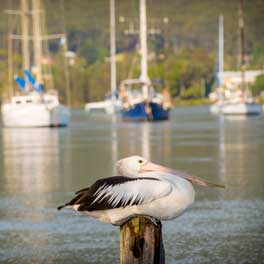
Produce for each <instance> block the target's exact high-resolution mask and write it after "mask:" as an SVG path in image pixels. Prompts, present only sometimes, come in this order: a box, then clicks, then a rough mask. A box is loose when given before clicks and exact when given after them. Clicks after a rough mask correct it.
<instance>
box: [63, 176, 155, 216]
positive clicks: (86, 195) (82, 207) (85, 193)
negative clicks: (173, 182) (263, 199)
mask: <svg viewBox="0 0 264 264" xmlns="http://www.w3.org/2000/svg"><path fill="white" fill-rule="evenodd" d="M136 180H157V181H158V179H156V178H143V177H142V178H129V177H125V176H113V177H108V178H103V179H100V180H97V181H96V182H95V183H94V184H93V185H91V187H88V188H85V189H81V190H79V191H77V192H76V193H75V194H76V196H75V197H74V198H73V199H72V200H71V201H70V202H68V203H67V204H65V205H64V206H60V207H58V210H60V209H62V208H63V207H66V206H72V205H79V208H78V211H97V210H107V209H113V208H120V207H125V206H126V205H127V204H130V203H131V200H129V201H127V202H126V204H124V203H122V201H120V202H119V203H117V204H115V206H113V204H112V203H111V202H109V199H108V198H107V197H105V198H102V199H99V200H96V198H97V195H98V194H97V191H98V190H99V188H102V187H109V186H114V185H120V184H123V183H127V182H130V181H136ZM95 200H96V201H95ZM139 203H140V198H139V197H138V198H136V199H134V201H133V203H132V204H131V205H137V204H139Z"/></svg>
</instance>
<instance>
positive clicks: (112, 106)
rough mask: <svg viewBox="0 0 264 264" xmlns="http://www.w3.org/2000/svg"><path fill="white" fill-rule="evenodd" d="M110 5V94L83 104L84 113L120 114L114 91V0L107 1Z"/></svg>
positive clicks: (119, 106) (119, 105)
mask: <svg viewBox="0 0 264 264" xmlns="http://www.w3.org/2000/svg"><path fill="white" fill-rule="evenodd" d="M109 1H110V2H109V4H110V54H111V56H110V65H111V75H110V76H111V94H110V96H106V97H105V100H104V101H100V102H92V103H87V104H85V111H86V112H91V111H94V110H103V111H104V112H105V113H106V114H115V113H118V112H120V108H121V102H120V100H119V97H118V93H117V91H116V40H115V37H116V36H115V35H116V33H115V32H116V30H115V0H109Z"/></svg>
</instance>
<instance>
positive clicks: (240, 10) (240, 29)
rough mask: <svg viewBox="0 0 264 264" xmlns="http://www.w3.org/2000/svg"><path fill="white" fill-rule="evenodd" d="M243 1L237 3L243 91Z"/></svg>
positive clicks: (243, 87) (243, 88)
mask: <svg viewBox="0 0 264 264" xmlns="http://www.w3.org/2000/svg"><path fill="white" fill-rule="evenodd" d="M243 11H244V0H240V1H239V22H238V25H239V40H240V70H241V89H242V91H245V88H246V87H245V70H246V69H245V30H244V14H243Z"/></svg>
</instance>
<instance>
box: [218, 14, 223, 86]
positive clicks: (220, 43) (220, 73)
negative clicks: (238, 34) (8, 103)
mask: <svg viewBox="0 0 264 264" xmlns="http://www.w3.org/2000/svg"><path fill="white" fill-rule="evenodd" d="M218 28H219V30H218V74H217V75H218V76H217V78H218V85H219V86H222V85H223V71H224V17H223V15H220V16H219V18H218Z"/></svg>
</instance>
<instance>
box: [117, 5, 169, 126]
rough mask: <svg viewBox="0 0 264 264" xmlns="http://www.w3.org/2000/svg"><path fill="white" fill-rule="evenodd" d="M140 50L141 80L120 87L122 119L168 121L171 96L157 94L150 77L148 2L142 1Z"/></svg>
mask: <svg viewBox="0 0 264 264" xmlns="http://www.w3.org/2000/svg"><path fill="white" fill-rule="evenodd" d="M140 49H141V76H140V78H139V79H132V80H124V81H123V82H122V83H121V85H120V90H119V96H120V100H121V102H122V105H121V115H122V118H123V120H127V121H161V120H168V119H169V113H170V108H171V102H170V95H169V93H168V91H167V90H165V89H164V91H163V93H162V94H161V93H157V92H155V91H154V88H153V85H152V83H151V81H150V79H149V77H148V65H147V16H146V0H140ZM135 88H137V89H135ZM138 88H139V89H138Z"/></svg>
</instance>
